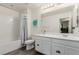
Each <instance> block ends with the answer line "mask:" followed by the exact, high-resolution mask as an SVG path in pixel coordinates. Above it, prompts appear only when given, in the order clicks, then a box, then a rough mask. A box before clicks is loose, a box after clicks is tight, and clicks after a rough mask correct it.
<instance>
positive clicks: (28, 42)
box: [25, 40, 34, 44]
mask: <svg viewBox="0 0 79 59" xmlns="http://www.w3.org/2000/svg"><path fill="white" fill-rule="evenodd" d="M32 43H34V40H26V41H25V44H32Z"/></svg>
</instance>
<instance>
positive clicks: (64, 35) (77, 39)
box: [33, 34, 79, 41]
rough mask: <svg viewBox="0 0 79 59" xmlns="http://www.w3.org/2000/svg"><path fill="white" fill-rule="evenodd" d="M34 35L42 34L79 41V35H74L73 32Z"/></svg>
mask: <svg viewBox="0 0 79 59" xmlns="http://www.w3.org/2000/svg"><path fill="white" fill-rule="evenodd" d="M33 36H42V37H48V38H56V39H63V40H74V41H79V37H78V36H74V35H73V34H72V35H71V34H34V35H33Z"/></svg>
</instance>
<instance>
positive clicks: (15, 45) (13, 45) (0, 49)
mask: <svg viewBox="0 0 79 59" xmlns="http://www.w3.org/2000/svg"><path fill="white" fill-rule="evenodd" d="M19 48H21V40H16V41H10V42H8V43H3V45H0V55H2V54H6V53H8V52H11V51H14V50H16V49H19Z"/></svg>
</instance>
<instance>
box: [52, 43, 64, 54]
mask: <svg viewBox="0 0 79 59" xmlns="http://www.w3.org/2000/svg"><path fill="white" fill-rule="evenodd" d="M64 54H65V52H64V47H63V46H61V45H59V44H53V45H52V55H64Z"/></svg>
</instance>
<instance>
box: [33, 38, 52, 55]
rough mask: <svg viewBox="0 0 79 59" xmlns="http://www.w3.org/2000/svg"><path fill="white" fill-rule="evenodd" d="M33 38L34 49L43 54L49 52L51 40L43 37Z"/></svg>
mask: <svg viewBox="0 0 79 59" xmlns="http://www.w3.org/2000/svg"><path fill="white" fill-rule="evenodd" d="M33 39H34V40H35V50H37V51H38V52H40V53H43V54H48V55H50V54H51V51H50V50H51V40H50V39H49V38H44V37H33Z"/></svg>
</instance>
